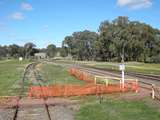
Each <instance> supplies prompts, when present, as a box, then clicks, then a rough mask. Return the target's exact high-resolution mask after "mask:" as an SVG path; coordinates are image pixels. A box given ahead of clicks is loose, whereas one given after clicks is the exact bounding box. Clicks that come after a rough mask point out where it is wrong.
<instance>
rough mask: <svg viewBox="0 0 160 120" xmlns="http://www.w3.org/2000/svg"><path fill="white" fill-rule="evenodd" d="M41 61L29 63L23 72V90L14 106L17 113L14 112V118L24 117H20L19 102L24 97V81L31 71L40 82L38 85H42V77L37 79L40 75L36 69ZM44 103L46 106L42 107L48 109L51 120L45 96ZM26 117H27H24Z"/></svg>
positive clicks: (15, 119)
mask: <svg viewBox="0 0 160 120" xmlns="http://www.w3.org/2000/svg"><path fill="white" fill-rule="evenodd" d="M39 63H40V62H35V63H31V64H29V65H28V66H27V67H26V68H25V70H24V74H23V78H22V86H21V90H20V94H19V96H18V100H17V103H16V106H14V107H13V108H14V109H15V113H14V116H13V120H20V119H22V118H19V116H20V115H19V111H20V107H21V106H20V105H19V102H20V100H21V99H22V94H23V91H24V82H25V79H26V77H27V75H28V74H29V72H33V75H34V76H33V77H34V78H36V81H37V83H38V85H39V86H40V87H41V86H42V85H41V83H40V81H42V80H40V79H37V78H38V77H39V76H38V74H37V71H36V70H35V67H36V66H37V65H38V64H39ZM43 103H44V106H45V107H42V108H44V109H45V110H46V113H47V117H48V120H51V116H50V113H49V109H48V105H47V103H46V99H45V98H43ZM43 114H44V113H43ZM22 117H23V116H22ZM24 119H25V118H24Z"/></svg>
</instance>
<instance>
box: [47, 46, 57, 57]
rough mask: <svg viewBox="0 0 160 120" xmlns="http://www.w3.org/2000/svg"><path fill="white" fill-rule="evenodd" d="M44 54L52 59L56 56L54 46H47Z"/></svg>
mask: <svg viewBox="0 0 160 120" xmlns="http://www.w3.org/2000/svg"><path fill="white" fill-rule="evenodd" d="M46 52H47V55H48V56H49V57H50V58H52V57H54V56H55V54H56V46H55V45H54V44H50V45H48V46H47V49H46Z"/></svg>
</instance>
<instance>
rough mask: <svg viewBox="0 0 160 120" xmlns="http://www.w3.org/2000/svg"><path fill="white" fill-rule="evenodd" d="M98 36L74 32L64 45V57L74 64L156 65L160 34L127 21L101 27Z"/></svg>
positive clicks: (159, 31)
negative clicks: (101, 62)
mask: <svg viewBox="0 0 160 120" xmlns="http://www.w3.org/2000/svg"><path fill="white" fill-rule="evenodd" d="M98 32H99V34H96V33H95V32H90V31H83V32H75V33H73V35H72V36H68V37H66V38H65V40H64V41H63V47H65V50H66V53H68V54H71V55H72V56H73V58H74V59H77V60H98V61H99V60H100V61H121V59H122V58H124V60H125V61H140V62H155V63H158V62H159V56H160V30H158V29H154V28H152V27H151V26H150V25H147V24H145V23H140V22H138V21H129V19H128V17H122V16H120V17H118V18H117V19H115V20H113V21H111V22H110V21H104V22H102V23H101V24H100V26H99V30H98Z"/></svg>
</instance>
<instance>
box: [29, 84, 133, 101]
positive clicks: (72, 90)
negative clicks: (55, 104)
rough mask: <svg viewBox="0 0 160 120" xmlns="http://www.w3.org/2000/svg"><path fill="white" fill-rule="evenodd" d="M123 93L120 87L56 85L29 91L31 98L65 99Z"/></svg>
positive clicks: (33, 87)
mask: <svg viewBox="0 0 160 120" xmlns="http://www.w3.org/2000/svg"><path fill="white" fill-rule="evenodd" d="M130 89H131V88H128V86H125V88H124V89H123V92H127V91H129V90H130ZM114 92H121V89H120V85H118V84H117V85H108V86H106V85H94V84H87V85H84V86H80V85H54V86H43V87H40V86H32V87H31V88H30V90H29V96H30V97H36V98H42V97H63V96H83V95H92V94H97V95H98V94H105V93H114Z"/></svg>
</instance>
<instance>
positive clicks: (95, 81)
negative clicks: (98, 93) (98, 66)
mask: <svg viewBox="0 0 160 120" xmlns="http://www.w3.org/2000/svg"><path fill="white" fill-rule="evenodd" d="M94 84H95V85H96V84H97V80H96V76H94Z"/></svg>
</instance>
